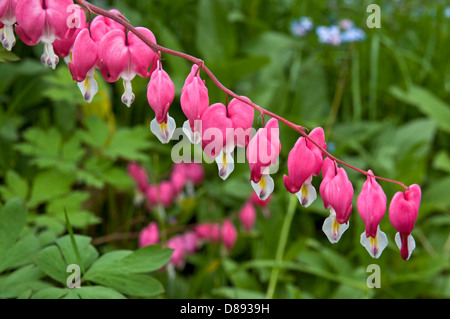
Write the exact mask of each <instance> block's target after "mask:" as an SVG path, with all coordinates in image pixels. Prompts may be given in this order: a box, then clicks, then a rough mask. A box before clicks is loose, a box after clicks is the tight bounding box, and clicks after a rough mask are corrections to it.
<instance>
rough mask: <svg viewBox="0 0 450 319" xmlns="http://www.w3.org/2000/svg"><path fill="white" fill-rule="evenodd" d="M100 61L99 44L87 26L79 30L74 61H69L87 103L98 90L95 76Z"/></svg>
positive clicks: (70, 68)
mask: <svg viewBox="0 0 450 319" xmlns="http://www.w3.org/2000/svg"><path fill="white" fill-rule="evenodd" d="M97 62H98V45H97V43H95V42H94V40H92V38H91V34H90V32H89V30H88V29H87V28H85V29H83V30H82V31H80V32H79V34H78V36H77V38H76V40H75V42H74V45H73V50H72V61H71V62H69V64H68V66H69V70H70V73H71V74H72V78H73V80H74V81H77V82H78V88H79V89H80V91H81V94H82V95H83V98H84V100H85V101H86V102H87V103H91V102H92V99H93V98H94V96H95V95H96V94H97V92H98V84H97V81H96V80H95V78H94V74H95V69H96V67H97Z"/></svg>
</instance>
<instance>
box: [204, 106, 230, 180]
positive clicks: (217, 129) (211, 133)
mask: <svg viewBox="0 0 450 319" xmlns="http://www.w3.org/2000/svg"><path fill="white" fill-rule="evenodd" d="M232 138H233V122H232V121H231V119H230V118H229V117H228V114H227V108H226V107H225V105H223V104H222V103H215V104H213V105H211V106H210V107H209V108H207V109H206V111H205V112H204V113H203V115H202V148H203V151H204V152H205V154H206V155H207V156H208V157H209V158H213V159H215V161H216V163H217V166H218V170H219V176H220V178H222V179H223V180H225V179H227V178H228V176H229V175H230V174H231V172H232V171H233V170H234V159H233V156H232V153H233V141H232Z"/></svg>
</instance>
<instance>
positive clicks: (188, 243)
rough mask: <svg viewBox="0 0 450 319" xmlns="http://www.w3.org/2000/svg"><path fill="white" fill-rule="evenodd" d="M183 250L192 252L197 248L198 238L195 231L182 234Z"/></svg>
mask: <svg viewBox="0 0 450 319" xmlns="http://www.w3.org/2000/svg"><path fill="white" fill-rule="evenodd" d="M182 240H183V247H184V251H185V252H186V253H188V254H193V253H194V252H195V251H196V250H197V248H198V238H197V235H196V234H195V232H193V231H191V232H187V233H185V234H184V235H182Z"/></svg>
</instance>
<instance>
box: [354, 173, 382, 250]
mask: <svg viewBox="0 0 450 319" xmlns="http://www.w3.org/2000/svg"><path fill="white" fill-rule="evenodd" d="M368 173H369V175H368V176H367V180H366V181H365V182H364V185H363V187H362V190H361V193H360V194H359V196H358V199H357V202H356V206H357V208H358V213H359V215H360V216H361V218H362V220H363V221H364V225H365V226H366V231H365V232H363V233H362V234H361V244H362V245H363V246H364V247H365V248H366V249H367V251H368V252H369V254H370V255H371V256H372V257H373V258H378V257H380V255H381V253H382V252H383V250H384V248H386V247H387V243H388V240H387V236H386V234H385V233H384V232H382V231H381V230H380V226H379V224H380V221H381V219H382V218H383V216H384V213H385V211H386V201H387V200H386V195H385V194H384V191H383V189H382V188H381V186H380V184H378V183H377V181H376V179H375V177H374V176H373V172H372V171H371V170H369V171H368Z"/></svg>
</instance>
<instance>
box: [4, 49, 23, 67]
mask: <svg viewBox="0 0 450 319" xmlns="http://www.w3.org/2000/svg"><path fill="white" fill-rule="evenodd" d="M16 61H20V58H19V57H18V56H17V55H15V54H14V52H10V51H8V50H6V49H4V48H3V47H0V63H4V62H16Z"/></svg>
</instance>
